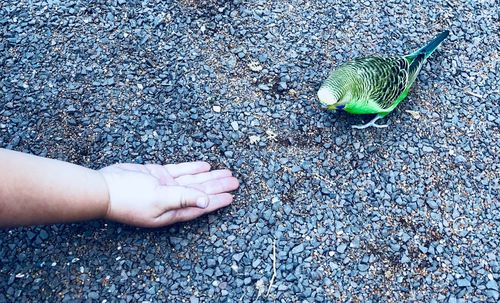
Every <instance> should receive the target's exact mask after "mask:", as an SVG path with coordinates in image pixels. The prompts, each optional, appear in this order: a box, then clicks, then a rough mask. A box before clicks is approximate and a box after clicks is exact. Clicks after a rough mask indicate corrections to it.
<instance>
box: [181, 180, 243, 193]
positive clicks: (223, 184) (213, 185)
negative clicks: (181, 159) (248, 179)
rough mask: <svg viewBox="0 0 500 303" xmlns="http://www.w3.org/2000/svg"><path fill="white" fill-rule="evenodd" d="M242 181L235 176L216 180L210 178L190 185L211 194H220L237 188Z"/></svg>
mask: <svg viewBox="0 0 500 303" xmlns="http://www.w3.org/2000/svg"><path fill="white" fill-rule="evenodd" d="M239 186H240V182H239V181H238V179H236V178H235V177H225V178H220V179H216V180H209V181H206V182H203V183H199V184H190V185H189V187H193V188H196V189H198V190H200V191H202V192H205V193H207V194H209V195H215V194H220V193H224V192H229V191H233V190H235V189H237V188H238V187H239Z"/></svg>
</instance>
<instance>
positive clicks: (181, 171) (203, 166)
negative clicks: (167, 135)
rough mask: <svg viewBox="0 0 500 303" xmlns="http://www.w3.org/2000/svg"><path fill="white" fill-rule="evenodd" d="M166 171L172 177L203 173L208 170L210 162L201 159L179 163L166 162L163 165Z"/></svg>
mask: <svg viewBox="0 0 500 303" xmlns="http://www.w3.org/2000/svg"><path fill="white" fill-rule="evenodd" d="M164 167H165V168H166V169H167V171H168V173H169V174H170V175H171V176H172V177H174V178H177V177H180V176H183V175H194V174H199V173H204V172H207V171H209V170H210V164H208V163H207V162H203V161H196V162H184V163H179V164H167V165H164Z"/></svg>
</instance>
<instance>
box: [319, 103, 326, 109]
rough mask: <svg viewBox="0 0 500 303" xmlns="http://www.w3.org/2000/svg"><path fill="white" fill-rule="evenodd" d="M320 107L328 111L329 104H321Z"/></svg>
mask: <svg viewBox="0 0 500 303" xmlns="http://www.w3.org/2000/svg"><path fill="white" fill-rule="evenodd" d="M319 107H320V108H321V109H323V110H327V109H328V104H325V103H320V105H319Z"/></svg>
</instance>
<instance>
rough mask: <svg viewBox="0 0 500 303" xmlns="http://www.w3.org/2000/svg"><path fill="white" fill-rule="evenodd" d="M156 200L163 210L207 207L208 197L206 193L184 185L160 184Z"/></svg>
mask: <svg viewBox="0 0 500 303" xmlns="http://www.w3.org/2000/svg"><path fill="white" fill-rule="evenodd" d="M158 200H159V202H160V204H161V205H162V206H164V209H165V211H168V210H172V209H179V208H186V207H199V208H207V206H208V202H209V197H208V195H207V194H206V193H204V192H202V191H200V190H197V189H195V188H192V187H186V186H172V185H171V186H160V187H159V188H158Z"/></svg>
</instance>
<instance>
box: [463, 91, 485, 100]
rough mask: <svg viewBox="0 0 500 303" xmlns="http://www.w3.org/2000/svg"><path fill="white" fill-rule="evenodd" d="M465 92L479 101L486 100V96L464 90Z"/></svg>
mask: <svg viewBox="0 0 500 303" xmlns="http://www.w3.org/2000/svg"><path fill="white" fill-rule="evenodd" d="M464 92H465V93H466V94H467V95H470V96H474V97H478V98H479V99H483V98H484V96H483V95H480V94H476V93H475V92H471V91H470V90H464Z"/></svg>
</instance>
